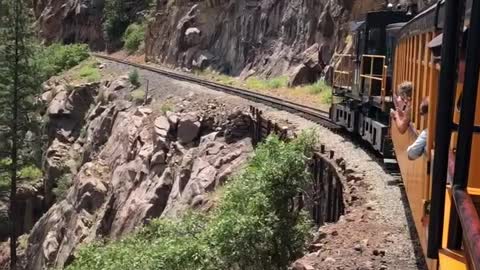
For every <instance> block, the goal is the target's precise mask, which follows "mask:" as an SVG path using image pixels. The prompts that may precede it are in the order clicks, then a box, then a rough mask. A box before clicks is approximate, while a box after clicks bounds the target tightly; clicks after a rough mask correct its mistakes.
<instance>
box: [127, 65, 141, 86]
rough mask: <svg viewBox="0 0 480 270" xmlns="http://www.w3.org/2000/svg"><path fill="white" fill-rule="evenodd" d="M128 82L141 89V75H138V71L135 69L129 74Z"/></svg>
mask: <svg viewBox="0 0 480 270" xmlns="http://www.w3.org/2000/svg"><path fill="white" fill-rule="evenodd" d="M128 80H129V81H130V83H131V84H132V85H133V86H135V87H140V75H139V74H138V70H136V69H134V70H133V71H131V72H130V73H129V74H128Z"/></svg>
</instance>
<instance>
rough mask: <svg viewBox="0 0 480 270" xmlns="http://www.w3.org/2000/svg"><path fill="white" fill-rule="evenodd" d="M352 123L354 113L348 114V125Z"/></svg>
mask: <svg viewBox="0 0 480 270" xmlns="http://www.w3.org/2000/svg"><path fill="white" fill-rule="evenodd" d="M351 123H352V115H351V114H348V125H347V126H348V127H350V124H351Z"/></svg>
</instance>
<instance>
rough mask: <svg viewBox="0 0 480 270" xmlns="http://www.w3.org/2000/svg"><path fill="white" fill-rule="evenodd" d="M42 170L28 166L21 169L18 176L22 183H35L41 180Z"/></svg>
mask: <svg viewBox="0 0 480 270" xmlns="http://www.w3.org/2000/svg"><path fill="white" fill-rule="evenodd" d="M42 175H43V173H42V170H40V169H39V168H38V167H37V166H34V165H28V166H25V167H23V168H22V169H21V170H20V172H19V176H20V179H21V180H23V181H30V182H31V181H37V180H39V179H40V178H42Z"/></svg>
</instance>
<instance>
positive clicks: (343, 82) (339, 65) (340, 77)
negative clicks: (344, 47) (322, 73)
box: [333, 53, 355, 89]
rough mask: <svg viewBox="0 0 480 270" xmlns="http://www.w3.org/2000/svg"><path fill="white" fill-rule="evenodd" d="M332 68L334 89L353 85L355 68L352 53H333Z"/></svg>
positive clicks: (348, 87)
mask: <svg viewBox="0 0 480 270" xmlns="http://www.w3.org/2000/svg"><path fill="white" fill-rule="evenodd" d="M333 57H334V59H336V60H334V62H335V65H334V70H333V87H334V89H335V88H337V89H351V88H352V86H353V70H354V69H355V66H354V63H353V57H354V56H353V55H352V54H338V53H335V54H334V55H333Z"/></svg>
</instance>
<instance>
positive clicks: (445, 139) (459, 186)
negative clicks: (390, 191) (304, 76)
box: [330, 0, 480, 270]
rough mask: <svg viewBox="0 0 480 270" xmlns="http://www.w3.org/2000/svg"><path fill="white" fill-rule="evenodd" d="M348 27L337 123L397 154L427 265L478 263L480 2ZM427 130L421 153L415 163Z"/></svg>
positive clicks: (338, 78) (451, 269)
mask: <svg viewBox="0 0 480 270" xmlns="http://www.w3.org/2000/svg"><path fill="white" fill-rule="evenodd" d="M350 30H351V35H350V38H351V39H350V38H349V39H350V40H351V41H352V42H351V47H350V49H349V50H348V51H349V53H345V54H340V53H338V54H335V56H334V57H336V59H335V60H336V61H335V62H336V64H335V66H334V72H333V80H332V85H333V88H334V102H333V104H332V107H331V111H330V117H331V120H332V121H334V122H335V123H337V124H338V125H340V126H343V127H344V128H345V129H346V130H348V132H351V133H354V134H357V135H358V136H360V137H361V138H362V139H363V140H365V141H366V142H368V143H369V144H371V146H372V147H373V148H374V149H375V150H376V151H378V152H379V153H381V154H382V155H383V156H384V157H385V158H386V159H392V158H396V161H397V162H398V165H399V168H400V171H401V175H402V178H403V182H404V186H405V190H406V194H407V197H408V202H409V205H410V208H411V211H412V216H413V220H414V224H415V229H416V231H417V233H418V235H419V239H420V243H421V246H422V250H423V251H424V254H425V257H426V258H427V259H426V261H427V265H428V268H429V269H430V270H432V269H441V270H447V269H448V270H457V269H480V218H479V214H478V211H479V210H480V95H479V94H478V92H479V86H478V83H479V71H480V1H479V0H475V1H474V0H439V1H438V2H437V3H436V4H434V5H432V6H430V7H429V8H427V9H426V10H424V11H423V12H421V13H419V14H417V15H413V14H411V12H408V11H406V10H384V11H376V12H370V13H368V14H366V16H365V20H363V21H361V22H356V23H353V24H352V25H351V28H350ZM405 81H408V82H411V83H412V85H413V92H412V97H411V112H410V123H409V127H408V130H407V131H406V132H404V133H403V134H402V132H400V131H399V129H398V128H397V126H396V125H395V124H394V122H393V121H392V119H391V117H390V111H391V110H396V109H399V108H395V102H394V101H395V95H394V93H395V91H396V88H397V86H398V85H399V84H401V83H402V82H405ZM423 99H428V101H429V104H430V105H429V110H428V114H427V115H425V116H422V115H421V113H420V110H419V109H418V108H419V105H420V103H421V102H422V100H423ZM423 130H426V132H427V143H426V147H425V151H424V154H423V155H422V156H421V157H420V158H419V159H417V160H414V161H412V160H409V159H408V157H407V153H406V152H407V148H408V146H409V145H411V144H412V143H413V142H414V141H415V140H416V139H417V137H418V136H419V133H420V132H421V131H423Z"/></svg>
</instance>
